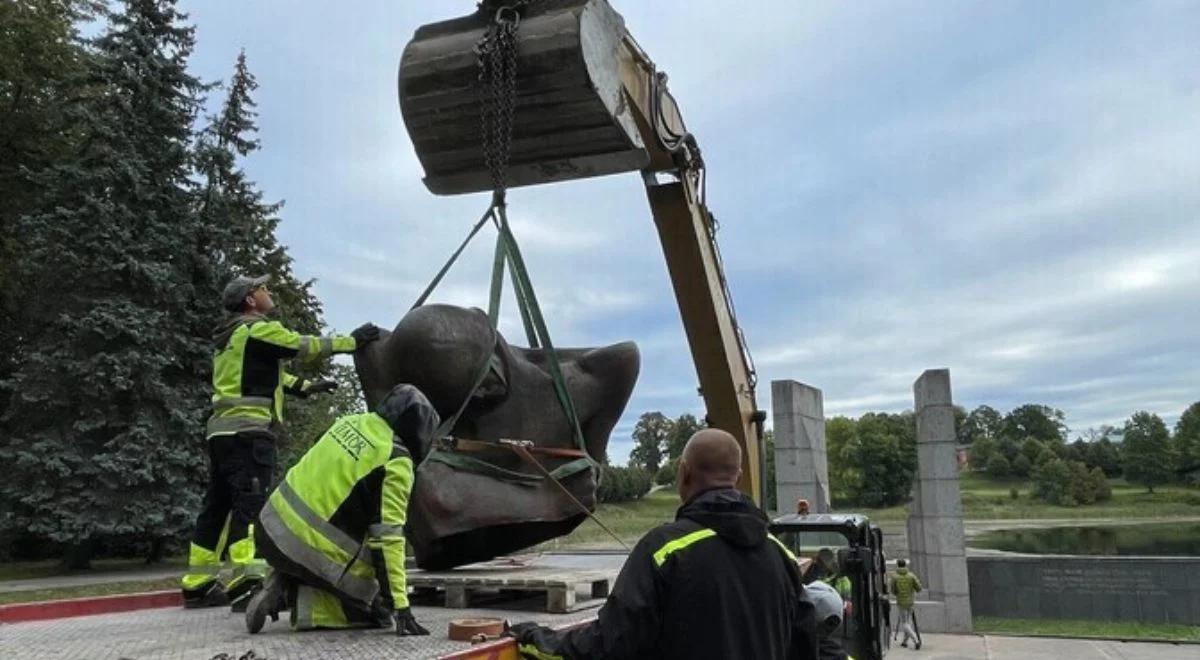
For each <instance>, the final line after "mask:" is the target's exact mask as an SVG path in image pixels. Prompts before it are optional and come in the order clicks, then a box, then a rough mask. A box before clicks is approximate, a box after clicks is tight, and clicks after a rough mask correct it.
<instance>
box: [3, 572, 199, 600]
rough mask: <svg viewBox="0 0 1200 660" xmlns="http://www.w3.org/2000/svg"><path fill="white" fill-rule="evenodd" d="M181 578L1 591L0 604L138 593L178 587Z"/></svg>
mask: <svg viewBox="0 0 1200 660" xmlns="http://www.w3.org/2000/svg"><path fill="white" fill-rule="evenodd" d="M178 588H179V578H177V577H168V578H159V579H156V580H134V581H131V582H114V583H112V584H89V585H83V586H75V587H61V588H58V589H37V590H34V591H5V592H0V605H10V604H12V603H33V602H37V601H42V600H59V599H62V598H83V597H85V596H112V595H114V594H136V593H141V592H143V591H162V590H164V589H178Z"/></svg>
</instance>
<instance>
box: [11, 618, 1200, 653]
mask: <svg viewBox="0 0 1200 660" xmlns="http://www.w3.org/2000/svg"><path fill="white" fill-rule="evenodd" d="M414 612H415V614H416V616H417V619H418V620H419V621H421V622H422V623H423V624H424V625H425V626H426V627H427V628H429V630H430V631H432V632H433V635H432V636H431V637H429V638H425V639H420V640H418V639H415V638H407V637H395V636H394V635H392V634H390V633H389V632H387V631H382V630H368V631H361V630H360V631H319V632H307V633H291V632H289V631H288V629H287V626H286V624H285V622H284V621H282V620H281V621H280V622H278V623H268V624H267V628H266V629H265V630H264V631H263V632H262V633H261V634H259V635H249V634H247V633H246V630H245V627H244V625H243V623H242V617H241V616H240V615H232V614H230V613H229V611H228V610H225V609H209V610H182V609H162V610H144V611H141V612H128V613H123V614H102V615H97V616H90V617H79V618H75V619H60V620H57V621H37V622H32V623H18V624H11V625H4V626H0V649H3V656H4V658H6V660H24V659H29V660H35V659H36V660H46V659H48V658H60V659H64V660H65V659H68V658H81V659H82V658H86V659H88V660H93V659H94V660H104V659H112V660H117V659H121V658H126V659H130V660H143V659H152V658H172V659H178V660H210V659H211V658H212V657H213V656H215V655H217V654H220V653H227V654H229V655H231V656H233V657H235V658H236V657H238V656H240V655H242V654H244V653H246V651H249V650H253V651H254V653H255V654H256V656H257V657H260V658H262V657H266V658H269V659H270V660H280V659H282V658H430V657H436V656H437V655H441V654H445V653H448V652H452V651H455V650H459V649H461V648H463V645H462V644H459V643H456V642H450V641H446V640H445V634H446V626H447V624H448V622H449V620H450V619H451V618H467V617H472V616H498V617H503V618H508V619H509V620H511V621H521V620H526V619H531V618H532V619H537V620H540V621H542V622H544V623H547V624H563V623H567V622H570V621H577V620H582V619H585V618H589V617H591V616H594V614H595V611H594V610H592V611H583V612H576V613H574V614H567V615H561V616H555V615H547V614H539V613H531V612H512V611H498V610H446V609H442V608H436V607H417V608H414ZM910 657H911V658H913V660H1089V659H1091V658H1096V659H1099V660H1184V659H1187V658H1200V646H1194V645H1193V646H1187V645H1178V646H1177V645H1172V644H1152V643H1122V642H1100V641H1087V640H1068V639H1033V638H1023V637H990V636H973V635H925V646H924V648H922V649H921V650H920V651H919V652H917V651H911V650H909V649H904V648H899V647H894V648H893V649H892V651H891V652H890V653H889V654H888V658H890V659H894V660H903V659H904V658H910Z"/></svg>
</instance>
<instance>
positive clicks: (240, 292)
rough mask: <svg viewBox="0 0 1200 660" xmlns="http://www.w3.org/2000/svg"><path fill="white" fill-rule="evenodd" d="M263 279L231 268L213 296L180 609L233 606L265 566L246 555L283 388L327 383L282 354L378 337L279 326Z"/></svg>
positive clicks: (266, 482) (312, 389) (304, 357)
mask: <svg viewBox="0 0 1200 660" xmlns="http://www.w3.org/2000/svg"><path fill="white" fill-rule="evenodd" d="M267 279H268V278H267V277H266V276H263V277H247V276H239V277H236V278H234V279H233V280H232V281H230V282H229V284H228V285H227V286H226V287H225V290H224V292H223V294H222V300H221V302H222V305H223V306H224V308H225V310H226V311H227V312H228V317H227V318H226V319H225V321H224V322H223V323H221V324H220V325H219V326H218V327H217V328H216V330H215V331H214V340H215V343H216V352H215V356H214V358H213V376H212V382H213V397H212V403H213V413H212V416H211V417H209V419H208V428H207V431H206V437H207V443H208V461H209V478H208V489H207V491H206V492H205V495H204V505H203V508H201V510H200V513H199V515H197V516H196V527H195V531H194V532H193V534H192V542H191V546H190V548H189V551H188V569H187V573H186V574H185V575H184V576H183V579H182V589H183V603H184V607H188V608H193V607H210V606H217V605H224V604H227V603H232V604H233V609H234V610H241V609H243V608H244V607H245V605H246V603H247V602H248V600H249V597H250V594H251V592H252V591H254V590H255V589H257V588H258V587H259V586H260V585H261V584H262V579H263V574H264V572H265V565H264V564H263V562H262V561H261V560H256V559H255V550H254V536H253V527H252V520H253V517H254V515H255V514H257V513H258V510H259V509H260V508H262V505H263V501H264V500H265V497H266V491H267V489H268V488H270V487H271V483H272V479H273V475H274V471H275V447H276V443H277V441H278V439H279V436H280V434H281V433H282V431H283V428H282V422H283V395H284V393H285V392H286V393H288V394H291V395H295V396H300V397H307V396H309V395H311V394H316V393H320V392H328V391H330V390H332V389H334V388H336V387H337V383H336V382H335V381H331V380H311V381H310V380H307V379H303V378H297V377H296V376H293V375H291V374H289V373H288V372H287V371H285V370H284V369H283V365H282V362H283V361H284V360H287V359H292V358H294V359H297V360H299V361H300V362H303V363H309V364H312V363H315V362H317V361H319V360H321V359H323V358H327V357H328V356H329V355H331V354H333V353H352V352H354V351H355V350H356V349H359V348H362V347H363V346H365V345H366V344H367V343H369V342H371V341H374V340H375V339H377V338H378V337H379V328H376V327H375V326H374V325H371V324H370V323H367V324H364V325H362V326H361V327H359V328H358V329H356V330H355V331H354V332H352V333H350V336H348V337H346V336H333V337H314V336H308V335H301V334H298V333H296V332H293V331H291V330H288V329H287V328H285V327H284V326H283V325H282V324H281V323H280V322H279V321H276V320H271V319H269V318H268V315H269V314H270V313H271V312H272V310H274V309H275V303H274V301H273V300H272V299H271V294H270V292H269V291H268V290H267V287H266V284H267ZM226 552H228V557H229V560H230V563H231V564H232V565H233V566H232V568H233V571H232V576H231V577H230V579H229V581H228V583H227V584H225V585H221V584H220V583H219V582H218V580H217V577H218V573H219V572H220V570H221V556H222V555H223V554H224V553H226Z"/></svg>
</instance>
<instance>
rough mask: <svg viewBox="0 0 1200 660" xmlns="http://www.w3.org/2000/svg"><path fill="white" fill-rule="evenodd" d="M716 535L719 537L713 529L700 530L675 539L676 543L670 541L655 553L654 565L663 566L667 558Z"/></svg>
mask: <svg viewBox="0 0 1200 660" xmlns="http://www.w3.org/2000/svg"><path fill="white" fill-rule="evenodd" d="M716 535H717V533H716V532H714V531H713V530H711V529H699V530H696V531H694V532H692V533H691V534H686V535H684V536H681V537H679V538H677V539H675V540H674V541H668V542H667V543H666V544H664V545H663V547H661V548H659V549H658V550H657V551H656V552H655V553H654V564H655V565H656V566H662V565H663V562H665V561H666V560H667V557H669V556H671V554H672V553H674V552H678V551H680V550H682V549H684V548H686V547H688V546H689V545H692V544H693V543H696V542H697V541H703V540H704V539H707V538H710V537H713V536H716Z"/></svg>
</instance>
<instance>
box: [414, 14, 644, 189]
mask: <svg viewBox="0 0 1200 660" xmlns="http://www.w3.org/2000/svg"><path fill="white" fill-rule="evenodd" d="M492 4H494V3H484V5H485V6H489V7H490V6H491V5H492ZM495 16H496V13H495V9H494V8H487V9H485V8H481V9H480V10H478V11H477V12H476V13H474V14H472V15H470V16H464V17H462V18H457V19H453V20H449V21H444V22H441V23H433V24H430V25H426V26H423V27H421V28H419V29H418V30H417V32H416V34H415V35H414V36H413V39H412V41H410V42H409V44H408V46H407V47H406V48H405V49H404V55H403V57H402V58H401V60H400V79H399V87H400V111H401V113H402V114H403V115H404V123H405V126H407V128H408V134H409V136H410V137H411V138H412V142H413V148H414V149H415V150H416V152H417V157H418V158H419V159H420V161H421V165H422V166H423V167H424V168H425V185H426V186H427V187H428V188H429V190H430V191H431V192H433V193H435V194H439V195H453V194H459V193H468V192H478V191H482V190H491V189H492V178H491V175H490V173H489V171H488V168H487V166H486V164H485V161H484V152H483V143H484V136H483V131H482V111H483V102H484V99H485V97H486V95H487V94H488V87H487V84H486V83H485V82H481V81H480V79H479V70H480V69H479V60H478V54H477V51H476V46H477V44H478V43H479V41H480V39H481V38H482V37H483V36H484V34H485V32H486V31H487V29H488V27H489V25H491V23H492V21H493V19H494V18H495ZM626 36H627V33H626V30H625V21H624V19H622V18H621V15H620V14H618V13H617V12H616V11H615V10H614V9H613V8H612V7H611V6H610V5H609V4H608V3H607V2H606V1H605V0H542V1H541V2H536V3H530V4H529V6H527V7H525V8H524V9H522V16H521V19H520V23H519V26H518V29H517V75H516V91H515V110H514V113H513V115H514V119H513V139H512V147H511V150H510V160H509V167H508V172H507V182H508V185H509V186H528V185H533V184H538V183H548V182H551V181H566V180H569V179H578V178H584V177H591V176H601V175H604V174H614V173H618V172H628V171H634V170H639V169H642V168H643V167H645V166H646V165H647V163H648V162H649V155H648V153H647V151H646V149H645V146H644V145H643V143H642V139H641V135H640V133H639V132H638V129H637V125H636V124H635V121H634V118H633V116H632V115H631V113H630V112H629V105H628V102H627V99H626V98H625V94H624V91H623V87H622V81H621V75H620V66H619V64H620V62H619V52H620V50H621V46H622V42H623V40H624V39H625V38H626Z"/></svg>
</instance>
